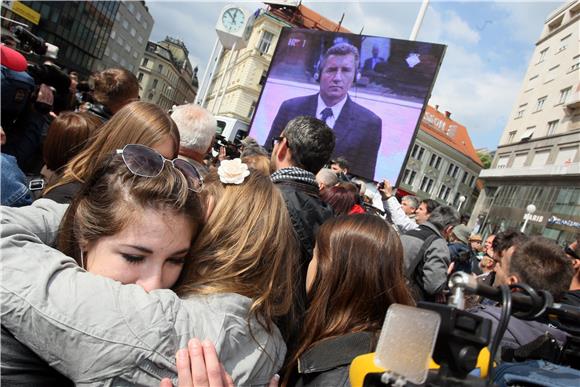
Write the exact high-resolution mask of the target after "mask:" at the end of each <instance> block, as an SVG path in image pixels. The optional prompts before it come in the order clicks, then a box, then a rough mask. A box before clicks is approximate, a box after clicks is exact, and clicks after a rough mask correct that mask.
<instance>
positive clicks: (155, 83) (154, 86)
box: [153, 79, 159, 89]
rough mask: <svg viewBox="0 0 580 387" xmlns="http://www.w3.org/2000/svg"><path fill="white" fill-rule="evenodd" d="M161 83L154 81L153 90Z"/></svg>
mask: <svg viewBox="0 0 580 387" xmlns="http://www.w3.org/2000/svg"><path fill="white" fill-rule="evenodd" d="M158 83H159V80H158V79H154V80H153V89H155V88H156V87H157V84H158Z"/></svg>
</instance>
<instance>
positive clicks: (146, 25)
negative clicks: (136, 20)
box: [143, 20, 149, 31]
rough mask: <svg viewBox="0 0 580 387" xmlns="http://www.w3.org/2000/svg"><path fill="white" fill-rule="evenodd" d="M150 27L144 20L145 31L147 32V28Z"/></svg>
mask: <svg viewBox="0 0 580 387" xmlns="http://www.w3.org/2000/svg"><path fill="white" fill-rule="evenodd" d="M148 26H149V25H148V24H147V22H146V21H145V20H143V28H144V29H145V31H147V27H148Z"/></svg>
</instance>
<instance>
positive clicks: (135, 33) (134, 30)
mask: <svg viewBox="0 0 580 387" xmlns="http://www.w3.org/2000/svg"><path fill="white" fill-rule="evenodd" d="M135 35H137V30H136V29H135V28H134V27H131V36H132V37H135Z"/></svg>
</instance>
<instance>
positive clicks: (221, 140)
mask: <svg viewBox="0 0 580 387" xmlns="http://www.w3.org/2000/svg"><path fill="white" fill-rule="evenodd" d="M222 147H224V148H225V150H226V157H227V158H228V159H230V160H231V159H235V158H238V157H240V155H241V147H242V142H241V141H240V140H239V139H238V138H236V139H235V140H234V142H231V141H228V140H227V138H225V137H224V136H222V135H220V134H216V136H215V143H214V144H213V149H214V151H216V152H218V153H219V151H220V149H221V148H222Z"/></svg>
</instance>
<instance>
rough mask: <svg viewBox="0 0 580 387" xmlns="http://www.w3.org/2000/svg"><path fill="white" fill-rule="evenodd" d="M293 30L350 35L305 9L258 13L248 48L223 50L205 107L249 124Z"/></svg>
mask: <svg viewBox="0 0 580 387" xmlns="http://www.w3.org/2000/svg"><path fill="white" fill-rule="evenodd" d="M293 26H294V27H301V28H311V29H319V30H325V31H337V30H340V31H342V32H349V31H348V30H347V29H345V28H344V27H341V26H340V25H338V24H336V23H334V22H332V21H330V20H328V19H326V18H324V17H323V16H321V15H319V14H317V13H316V12H314V11H312V10H310V9H309V8H307V7H305V6H303V5H296V6H277V5H270V6H269V8H268V9H267V10H264V9H260V10H258V11H256V19H255V22H254V24H253V28H252V31H251V34H250V37H249V39H248V42H247V46H246V47H245V48H242V49H240V50H236V51H233V50H227V49H226V50H223V52H222V54H221V55H220V56H219V57H218V58H217V59H216V60H217V65H216V67H215V71H214V73H213V74H210V75H209V79H210V81H209V86H208V87H207V92H206V97H205V103H204V104H203V106H204V107H205V108H206V109H208V110H209V111H211V112H212V113H213V114H215V115H218V116H226V117H231V118H235V119H239V120H241V121H243V122H245V123H249V122H250V121H251V119H252V116H253V114H254V111H255V109H256V105H257V103H258V98H259V97H260V92H261V90H262V86H263V85H264V84H265V81H266V75H267V73H268V68H269V67H270V62H271V61H272V56H273V54H274V49H275V47H276V44H277V43H278V37H279V36H280V33H281V31H282V28H283V27H293ZM228 63H229V67H228Z"/></svg>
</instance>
